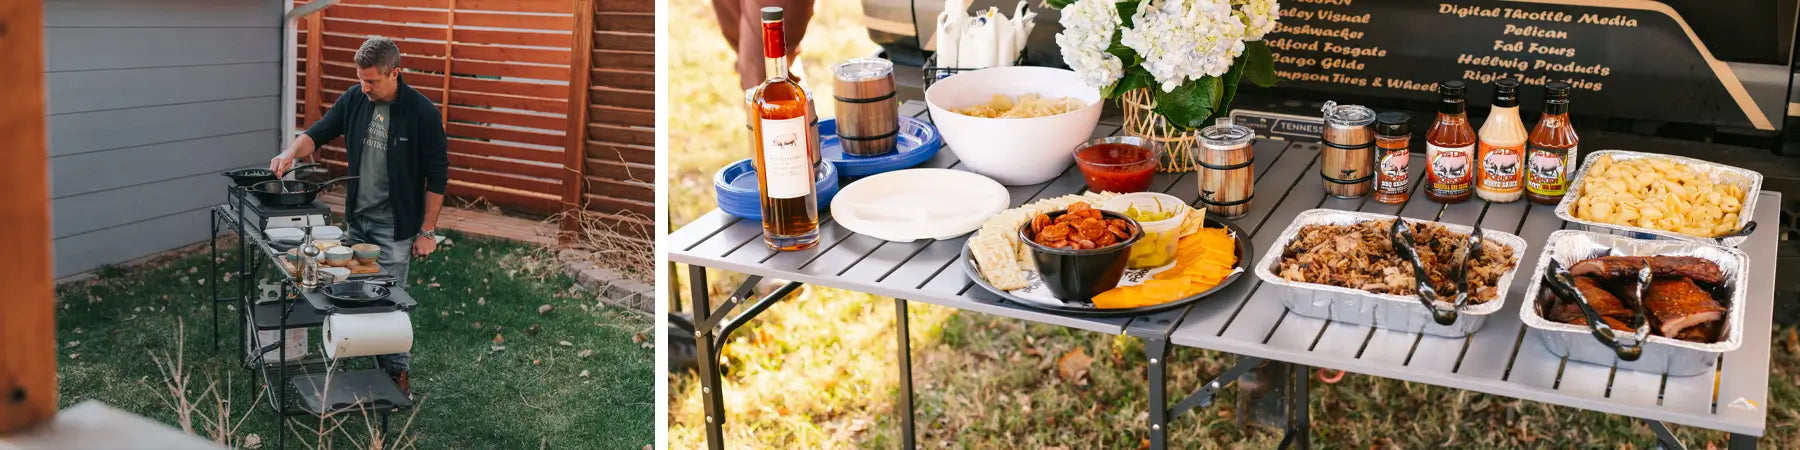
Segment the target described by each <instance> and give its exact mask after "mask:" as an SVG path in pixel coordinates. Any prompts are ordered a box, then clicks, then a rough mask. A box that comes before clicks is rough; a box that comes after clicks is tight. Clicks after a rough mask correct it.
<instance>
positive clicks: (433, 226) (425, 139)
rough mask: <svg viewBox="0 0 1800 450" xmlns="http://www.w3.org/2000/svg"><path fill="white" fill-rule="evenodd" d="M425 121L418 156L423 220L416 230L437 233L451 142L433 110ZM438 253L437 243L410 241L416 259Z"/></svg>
mask: <svg viewBox="0 0 1800 450" xmlns="http://www.w3.org/2000/svg"><path fill="white" fill-rule="evenodd" d="M427 110H428V111H431V114H428V116H429V117H428V119H429V120H428V121H426V122H424V123H421V124H420V127H419V129H421V130H424V132H423V133H421V134H420V136H419V137H420V140H419V157H420V158H423V159H424V162H425V164H424V169H425V217H424V218H423V220H421V221H420V226H419V229H421V230H431V231H432V232H434V234H435V232H436V231H437V222H438V212H439V211H441V210H443V208H444V192H445V190H447V189H448V188H449V185H450V150H449V146H450V139H449V138H448V137H446V136H445V135H444V126H443V121H441V120H439V119H438V115H437V110H436V109H427ZM436 250H437V240H436V239H432V238H429V237H426V236H419V237H418V238H416V239H414V240H413V253H414V254H417V255H419V256H427V255H430V254H431V252H433V251H436Z"/></svg>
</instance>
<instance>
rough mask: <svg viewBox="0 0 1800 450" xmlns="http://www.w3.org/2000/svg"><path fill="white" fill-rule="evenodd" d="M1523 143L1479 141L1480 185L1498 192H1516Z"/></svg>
mask: <svg viewBox="0 0 1800 450" xmlns="http://www.w3.org/2000/svg"><path fill="white" fill-rule="evenodd" d="M1524 150H1525V146H1524V145H1523V144H1521V145H1516V146H1497V145H1488V143H1486V142H1483V143H1481V177H1480V179H1481V187H1482V189H1486V190H1490V191H1499V192H1518V191H1519V189H1522V188H1523V187H1524V186H1521V184H1522V183H1521V181H1523V180H1522V178H1521V177H1520V173H1519V162H1520V161H1519V160H1520V159H1522V156H1521V155H1523V154H1524V153H1525V151H1524Z"/></svg>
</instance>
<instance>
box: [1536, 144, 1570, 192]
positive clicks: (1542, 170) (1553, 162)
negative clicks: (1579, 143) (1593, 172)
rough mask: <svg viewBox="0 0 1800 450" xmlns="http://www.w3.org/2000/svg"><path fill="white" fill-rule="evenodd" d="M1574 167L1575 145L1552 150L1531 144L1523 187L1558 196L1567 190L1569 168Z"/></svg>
mask: <svg viewBox="0 0 1800 450" xmlns="http://www.w3.org/2000/svg"><path fill="white" fill-rule="evenodd" d="M1571 167H1575V147H1569V148H1568V149H1567V150H1552V149H1546V148H1543V147H1538V146H1536V145H1533V146H1531V158H1530V159H1529V160H1528V166H1527V167H1526V176H1525V188H1526V189H1529V190H1531V193H1533V194H1537V195H1542V196H1550V197H1554V196H1558V195H1563V194H1566V193H1568V192H1569V168H1571Z"/></svg>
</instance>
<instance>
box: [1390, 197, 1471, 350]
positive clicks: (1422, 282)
mask: <svg viewBox="0 0 1800 450" xmlns="http://www.w3.org/2000/svg"><path fill="white" fill-rule="evenodd" d="M1388 238H1389V240H1391V241H1392V242H1393V247H1394V253H1398V254H1400V258H1401V259H1404V260H1406V261H1407V262H1408V263H1411V265H1412V268H1413V278H1414V281H1416V282H1417V283H1418V289H1417V290H1418V291H1419V303H1420V304H1422V305H1425V310H1426V311H1431V318H1432V320H1435V321H1437V323H1438V325H1444V326H1449V325H1451V324H1454V323H1456V312H1457V311H1461V310H1462V308H1463V306H1466V305H1468V303H1469V265H1470V264H1472V263H1474V261H1475V258H1476V256H1478V255H1480V254H1481V242H1482V239H1481V229H1480V228H1475V231H1473V232H1470V233H1469V239H1468V241H1467V242H1466V243H1464V244H1463V247H1462V250H1461V251H1459V252H1458V253H1460V254H1461V257H1460V258H1458V259H1459V260H1460V261H1459V262H1457V263H1456V264H1454V265H1452V266H1450V279H1452V280H1455V281H1456V293H1455V295H1453V296H1452V297H1451V298H1453V299H1454V300H1450V301H1445V303H1450V304H1451V307H1450V309H1440V308H1438V306H1437V302H1438V301H1439V300H1441V299H1442V298H1443V297H1442V296H1440V295H1438V292H1437V289H1436V288H1433V287H1431V282H1430V281H1431V274H1430V273H1429V272H1427V271H1426V270H1425V262H1424V261H1423V260H1421V259H1419V252H1418V251H1416V250H1414V249H1413V247H1414V246H1415V245H1416V244H1415V242H1414V241H1413V234H1412V226H1410V225H1407V223H1406V219H1401V218H1397V217H1396V218H1394V226H1393V227H1392V229H1390V230H1389V231H1388Z"/></svg>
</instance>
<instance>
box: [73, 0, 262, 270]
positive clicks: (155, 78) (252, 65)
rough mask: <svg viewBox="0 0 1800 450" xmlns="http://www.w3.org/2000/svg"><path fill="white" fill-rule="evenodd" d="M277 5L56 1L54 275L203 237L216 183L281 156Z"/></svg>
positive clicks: (249, 0) (216, 197) (218, 0)
mask: <svg viewBox="0 0 1800 450" xmlns="http://www.w3.org/2000/svg"><path fill="white" fill-rule="evenodd" d="M283 4H284V2H282V1H280V0H157V1H141V0H49V1H47V2H45V12H44V22H45V33H44V46H45V55H46V61H45V62H46V70H45V72H46V74H45V75H46V77H45V84H46V89H47V90H48V94H47V95H48V100H49V102H48V103H49V104H48V108H49V111H48V114H50V117H49V128H50V130H49V131H50V168H49V169H50V184H51V189H50V195H51V210H52V215H53V219H52V220H53V229H54V233H55V236H56V273H57V276H67V275H72V274H76V273H80V272H84V271H88V270H92V269H94V268H95V267H99V266H101V265H104V264H112V263H118V262H123V261H129V260H132V259H136V258H139V257H143V256H146V255H150V254H154V253H157V252H161V251H164V250H169V249H172V248H176V247H180V246H184V245H188V244H192V243H195V242H200V241H204V240H206V239H207V231H208V230H209V229H210V228H209V225H208V220H209V218H208V211H207V208H208V207H210V206H212V205H216V204H219V203H221V202H223V201H224V195H225V190H224V189H225V183H226V180H225V179H224V178H223V177H220V176H219V175H218V173H219V172H221V171H224V170H230V169H235V168H240V167H248V166H257V165H261V164H262V163H263V162H265V161H267V160H268V158H269V156H270V155H273V154H274V152H275V151H276V150H277V148H276V147H277V146H279V145H280V142H281V139H280V135H279V134H280V127H281V120H280V119H279V115H280V112H281V105H280V100H281V97H280V96H281V86H280V80H281V79H280V76H281V74H280V71H281V25H282V24H281V12H282V7H283Z"/></svg>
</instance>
